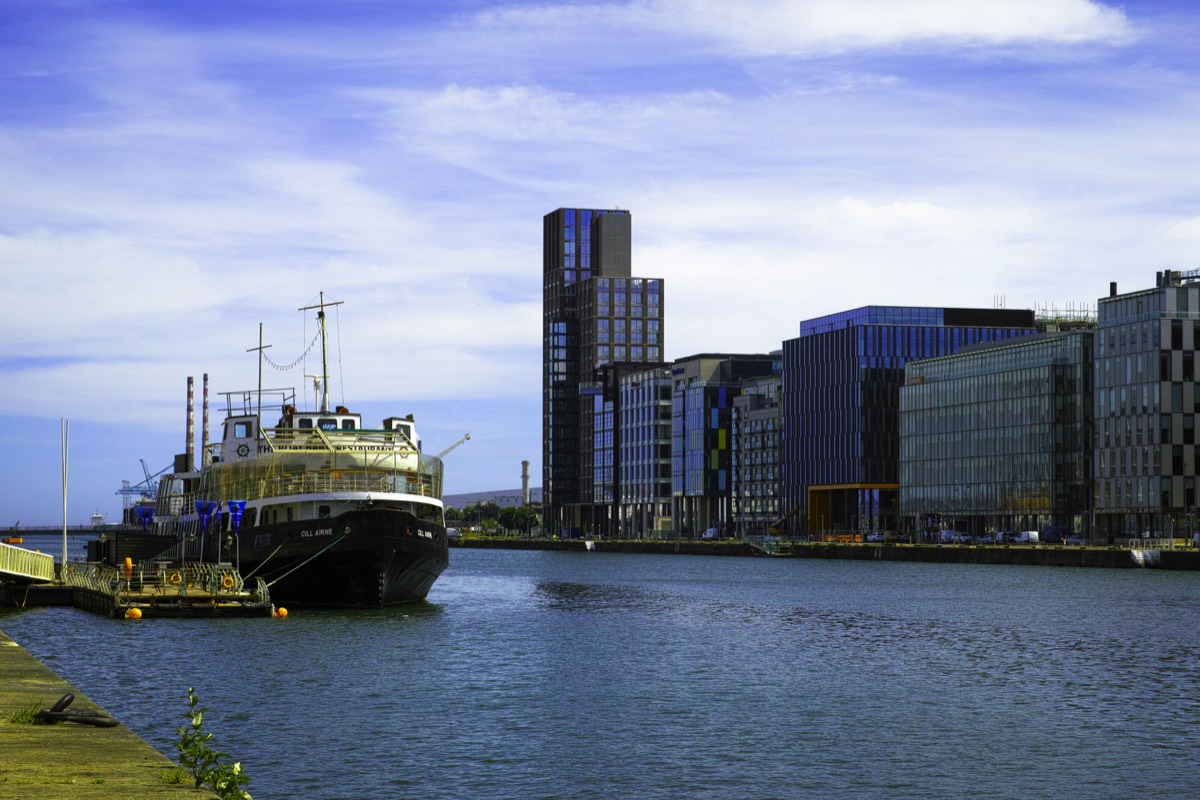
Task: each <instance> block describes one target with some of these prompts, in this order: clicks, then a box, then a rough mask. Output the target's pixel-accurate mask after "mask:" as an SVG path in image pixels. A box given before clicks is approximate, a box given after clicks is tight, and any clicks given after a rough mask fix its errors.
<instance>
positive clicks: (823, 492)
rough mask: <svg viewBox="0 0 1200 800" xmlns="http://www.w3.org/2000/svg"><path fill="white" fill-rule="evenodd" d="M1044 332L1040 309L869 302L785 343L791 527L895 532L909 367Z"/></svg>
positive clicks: (809, 326)
mask: <svg viewBox="0 0 1200 800" xmlns="http://www.w3.org/2000/svg"><path fill="white" fill-rule="evenodd" d="M1034 332H1035V328H1034V313H1033V311H1027V310H1015V311H1013V310H1007V309H986V308H985V309H980V308H974V309H971V308H914V307H897V306H865V307H862V308H858V309H854V310H851V311H845V312H841V313H838V314H832V315H829V316H825V317H819V318H816V319H812V320H808V321H805V322H802V323H801V324H800V336H799V337H798V338H796V339H789V340H787V341H785V342H784V343H783V455H782V494H783V509H784V515H785V516H787V517H788V522H787V527H786V531H787V532H789V533H793V534H796V533H813V532H818V531H821V532H824V531H855V532H863V531H871V530H880V529H896V528H897V527H898V516H899V510H900V509H899V489H900V474H899V473H900V470H899V465H900V424H899V413H900V402H899V400H900V387H901V386H902V385H903V383H904V366H905V364H906V363H907V362H908V361H910V360H912V359H917V358H931V357H934V356H942V355H949V354H951V353H955V352H958V351H959V350H960V349H962V348H963V347H965V346H968V345H972V344H978V343H980V342H988V341H995V340H1000V339H1006V338H1012V337H1017V336H1027V335H1029V334H1032V333H1034Z"/></svg>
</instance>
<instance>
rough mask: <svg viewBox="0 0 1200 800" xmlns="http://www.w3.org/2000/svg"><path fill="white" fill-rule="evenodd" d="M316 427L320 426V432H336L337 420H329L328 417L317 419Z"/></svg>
mask: <svg viewBox="0 0 1200 800" xmlns="http://www.w3.org/2000/svg"><path fill="white" fill-rule="evenodd" d="M317 425H318V426H320V428H321V430H323V431H336V430H337V427H338V424H337V420H336V419H329V418H328V417H322V418H321V419H319V420H318V421H317Z"/></svg>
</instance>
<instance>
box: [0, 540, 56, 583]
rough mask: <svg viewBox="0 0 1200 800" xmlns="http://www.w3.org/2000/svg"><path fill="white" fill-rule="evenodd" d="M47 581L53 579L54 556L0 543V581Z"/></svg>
mask: <svg viewBox="0 0 1200 800" xmlns="http://www.w3.org/2000/svg"><path fill="white" fill-rule="evenodd" d="M9 580H15V581H29V582H31V583H49V582H51V581H53V580H54V556H52V555H50V554H49V553H36V552H34V551H33V550H26V549H25V548H24V547H17V546H16V545H11V544H0V581H9Z"/></svg>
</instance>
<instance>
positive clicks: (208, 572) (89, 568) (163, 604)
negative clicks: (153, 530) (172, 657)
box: [62, 562, 270, 615]
mask: <svg viewBox="0 0 1200 800" xmlns="http://www.w3.org/2000/svg"><path fill="white" fill-rule="evenodd" d="M62 579H63V582H64V583H65V584H66V585H68V586H71V587H72V588H74V589H76V590H79V591H80V592H83V593H84V594H85V595H87V596H86V597H85V598H83V600H82V604H83V606H84V607H86V608H87V609H88V610H91V611H97V612H100V613H107V614H110V615H111V614H118V613H121V612H123V611H124V610H127V609H130V608H134V607H137V608H139V609H144V610H145V611H146V612H148V613H154V612H157V611H167V610H170V611H171V612H174V613H178V612H180V611H181V610H183V609H197V608H202V609H207V610H213V611H216V610H218V609H221V608H228V609H232V610H234V611H238V610H241V611H246V612H251V611H256V610H262V611H263V612H264V613H266V612H267V611H269V609H270V593H269V591H268V589H267V584H266V582H265V581H264V580H263V579H262V578H255V579H253V581H251V582H250V583H249V584H247V583H246V582H245V581H244V580H243V579H242V576H241V574H240V573H238V571H237V570H235V569H233V568H232V566H230V565H228V564H205V563H187V564H184V565H173V564H170V563H167V562H158V563H154V564H151V565H146V564H139V565H136V566H133V567H130V568H125V567H112V566H108V565H104V564H93V563H68V564H67V565H66V567H64V568H63V571H62ZM76 604H77V605H80V598H79V597H78V596H77V603H76Z"/></svg>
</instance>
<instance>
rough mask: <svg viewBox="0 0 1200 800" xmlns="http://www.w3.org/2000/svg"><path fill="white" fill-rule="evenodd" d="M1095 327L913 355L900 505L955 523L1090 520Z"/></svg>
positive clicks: (910, 517)
mask: <svg viewBox="0 0 1200 800" xmlns="http://www.w3.org/2000/svg"><path fill="white" fill-rule="evenodd" d="M1092 345H1093V332H1092V331H1091V330H1081V331H1073V332H1068V333H1050V334H1039V335H1036V336H1030V337H1026V338H1021V339H1013V340H1009V341H1005V342H1003V343H1000V344H993V345H988V346H979V347H975V348H969V349H967V350H964V351H963V352H960V353H957V354H956V355H952V356H946V357H942V358H935V359H930V360H916V361H910V362H909V363H908V364H907V365H906V367H905V375H906V379H905V385H904V387H903V388H902V389H901V390H900V487H901V488H900V513H901V516H902V518H903V522H902V527H903V528H904V529H905V530H906V531H909V532H912V533H916V534H918V535H920V534H925V535H930V534H931V533H932V532H933V531H937V530H942V529H949V530H957V531H959V532H960V533H965V534H971V535H973V536H981V535H984V534H987V533H996V532H998V531H1025V530H1036V531H1042V532H1047V531H1057V532H1059V533H1067V532H1074V533H1083V534H1084V535H1087V534H1088V533H1089V532H1090V530H1091V519H1090V515H1089V509H1090V500H1091V497H1090V494H1091V466H1092V465H1091V458H1092V442H1091V438H1092V437H1091V431H1092V405H1091V404H1092V370H1093V361H1092V359H1093V347H1092Z"/></svg>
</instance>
